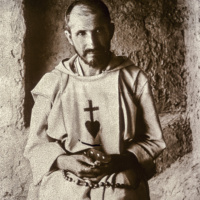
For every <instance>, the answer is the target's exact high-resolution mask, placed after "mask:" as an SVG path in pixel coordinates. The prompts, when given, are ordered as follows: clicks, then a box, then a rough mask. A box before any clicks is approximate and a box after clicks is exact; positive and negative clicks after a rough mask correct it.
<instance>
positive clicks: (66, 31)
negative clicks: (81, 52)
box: [65, 30, 73, 45]
mask: <svg viewBox="0 0 200 200" xmlns="http://www.w3.org/2000/svg"><path fill="white" fill-rule="evenodd" d="M65 36H66V37H67V39H68V41H69V43H70V44H71V45H73V42H72V36H71V33H70V31H68V30H65Z"/></svg>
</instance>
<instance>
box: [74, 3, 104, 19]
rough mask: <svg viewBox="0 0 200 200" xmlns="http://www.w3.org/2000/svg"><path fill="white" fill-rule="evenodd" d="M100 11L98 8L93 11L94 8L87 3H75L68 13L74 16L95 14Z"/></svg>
mask: <svg viewBox="0 0 200 200" xmlns="http://www.w3.org/2000/svg"><path fill="white" fill-rule="evenodd" d="M99 13H100V12H99V11H98V10H96V12H94V9H92V8H91V7H89V6H87V5H77V6H75V7H74V8H73V9H72V11H71V13H70V17H71V16H73V15H76V16H88V15H91V14H93V15H95V14H99Z"/></svg>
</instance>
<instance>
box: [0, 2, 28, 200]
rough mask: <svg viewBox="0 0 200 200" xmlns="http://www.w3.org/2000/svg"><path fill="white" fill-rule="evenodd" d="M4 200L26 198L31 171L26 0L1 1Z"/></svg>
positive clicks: (0, 191) (0, 185)
mask: <svg viewBox="0 0 200 200" xmlns="http://www.w3.org/2000/svg"><path fill="white" fill-rule="evenodd" d="M0 30H1V31H0V93H1V98H0V155H1V156H0V169H1V170H0V199H1V200H17V199H20V200H21V199H22V200H23V199H25V197H26V191H27V179H28V174H29V168H27V161H26V160H25V159H24V158H23V156H22V154H23V150H24V143H25V139H26V135H25V134H24V121H23V104H24V62H23V54H24V52H23V42H24V34H25V23H24V18H23V5H22V0H0Z"/></svg>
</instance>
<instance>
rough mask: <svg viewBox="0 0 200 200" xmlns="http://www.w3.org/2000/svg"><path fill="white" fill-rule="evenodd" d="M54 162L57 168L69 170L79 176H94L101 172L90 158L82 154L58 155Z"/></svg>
mask: <svg viewBox="0 0 200 200" xmlns="http://www.w3.org/2000/svg"><path fill="white" fill-rule="evenodd" d="M56 164H57V168H59V169H62V170H67V171H70V172H72V173H73V174H75V175H76V176H78V177H80V178H95V177H97V176H98V175H99V174H100V173H101V170H100V169H99V168H98V167H95V163H94V162H93V161H92V159H91V158H89V157H87V156H86V155H84V154H80V155H79V154H76V155H60V156H59V157H58V158H57V162H56Z"/></svg>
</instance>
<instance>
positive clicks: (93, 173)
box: [80, 167, 101, 177]
mask: <svg viewBox="0 0 200 200" xmlns="http://www.w3.org/2000/svg"><path fill="white" fill-rule="evenodd" d="M100 174H101V170H100V169H98V168H93V169H92V168H87V167H85V168H83V169H82V170H81V172H80V175H81V176H82V177H97V176H98V175H100Z"/></svg>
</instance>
